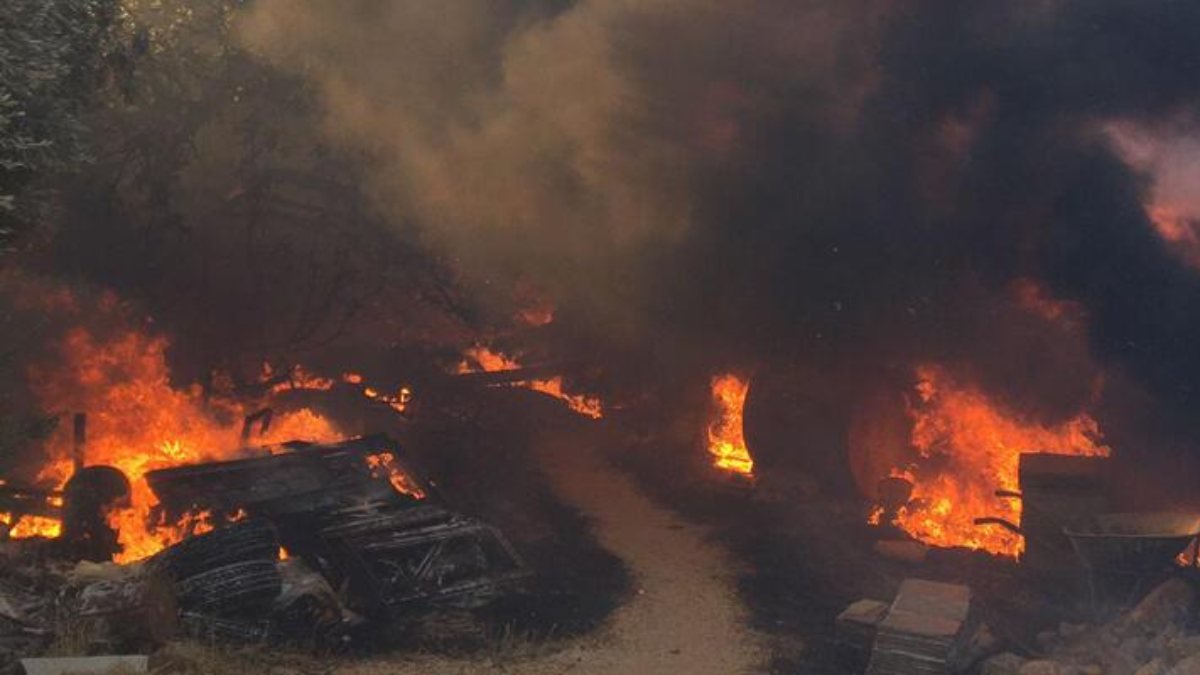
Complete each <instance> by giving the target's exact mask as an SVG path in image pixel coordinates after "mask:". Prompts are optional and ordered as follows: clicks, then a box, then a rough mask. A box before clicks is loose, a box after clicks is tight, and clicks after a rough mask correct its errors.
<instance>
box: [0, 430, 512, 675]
mask: <svg viewBox="0 0 1200 675" xmlns="http://www.w3.org/2000/svg"><path fill="white" fill-rule="evenodd" d="M398 457H399V448H398V447H397V446H396V444H395V443H394V442H393V441H391V440H390V439H388V438H386V437H383V436H375V437H365V438H360V439H355V440H352V441H347V442H344V443H338V444H331V445H296V446H295V447H292V448H289V449H288V451H287V452H281V453H278V454H270V455H266V456H262V457H254V458H249V459H244V460H234V461H227V462H216V463H210V464H202V465H195V466H188V467H179V468H175V469H168V470H162V471H158V472H154V474H153V475H151V476H150V481H151V485H152V487H153V488H154V489H155V492H156V495H157V496H158V497H159V499H160V500H161V507H162V508H163V509H165V510H166V511H168V512H170V511H174V512H177V513H181V514H182V513H207V514H233V517H222V518H214V520H216V521H217V523H218V527H217V528H216V529H213V530H211V531H209V532H205V533H203V534H198V535H195V536H192V537H190V538H187V539H184V540H183V541H181V542H179V543H177V544H175V545H173V546H170V547H168V548H166V549H164V550H162V551H160V552H159V553H157V554H155V555H154V556H152V557H150V558H147V559H145V560H142V561H140V562H138V563H134V564H126V565H118V564H114V563H112V562H91V561H88V560H83V561H80V562H76V560H78V557H76V558H74V559H72V558H71V557H70V556H64V555H63V553H64V551H65V550H66V549H67V548H68V547H65V546H64V545H63V542H62V540H46V539H42V540H35V539H31V540H15V541H4V542H0V672H8V671H7V670H5V669H6V668H10V667H13V666H14V664H15V663H16V662H17V660H19V659H22V658H25V657H30V656H40V655H50V656H76V655H82V654H144V653H151V652H153V651H154V650H155V649H156V648H157V647H158V646H161V645H162V644H164V643H165V642H166V641H168V640H170V639H171V638H173V637H175V636H177V635H185V636H189V637H193V638H199V639H203V640H206V641H210V640H219V641H226V642H235V643H270V644H289V643H290V644H302V645H322V646H326V647H336V646H338V645H342V644H345V643H346V642H347V641H349V640H350V638H351V636H352V634H353V632H354V629H356V628H358V627H360V626H364V625H367V624H370V623H382V622H391V621H395V620H398V619H402V618H409V617H412V616H413V615H419V614H420V613H421V612H423V611H428V610H431V609H434V608H438V607H445V606H453V607H467V608H470V607H479V606H482V605H483V604H486V603H487V602H489V601H491V600H493V599H495V598H496V597H499V596H500V595H502V594H504V593H506V592H509V591H511V590H513V589H514V588H516V587H517V586H518V585H519V584H520V582H522V581H523V580H524V579H525V578H526V577H527V576H528V572H527V569H526V567H525V565H524V563H523V562H522V560H521V559H520V557H519V556H517V554H516V552H515V551H514V550H513V549H512V546H511V544H509V543H508V541H507V539H505V538H504V536H503V535H502V534H501V533H500V532H499V531H498V530H496V529H495V528H492V527H490V526H488V525H486V524H484V523H481V522H479V521H476V520H474V519H472V518H469V517H467V516H464V515H462V514H458V513H455V512H454V511H451V510H450V509H448V508H447V507H446V506H445V505H444V504H443V503H441V502H440V500H439V499H437V498H436V497H435V496H434V495H433V489H432V486H430V485H428V484H427V483H425V482H424V481H423V480H422V479H420V478H419V476H417V475H416V474H415V473H413V472H412V471H411V469H408V468H407V467H404V466H403V465H402V464H401V463H400V461H399V460H398V459H397V458H398ZM15 672H20V671H15Z"/></svg>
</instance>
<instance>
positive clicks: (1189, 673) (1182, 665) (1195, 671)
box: [1167, 655, 1200, 675]
mask: <svg viewBox="0 0 1200 675" xmlns="http://www.w3.org/2000/svg"><path fill="white" fill-rule="evenodd" d="M1167 675H1200V655H1196V656H1189V657H1187V658H1186V659H1184V660H1182V661H1180V662H1179V663H1176V664H1175V665H1174V666H1173V667H1172V668H1171V669H1170V670H1168V671H1167Z"/></svg>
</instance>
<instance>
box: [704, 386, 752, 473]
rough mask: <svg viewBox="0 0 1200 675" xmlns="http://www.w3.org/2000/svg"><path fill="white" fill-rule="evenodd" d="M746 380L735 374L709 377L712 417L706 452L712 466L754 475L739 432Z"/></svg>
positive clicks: (747, 451)
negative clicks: (709, 456)
mask: <svg viewBox="0 0 1200 675" xmlns="http://www.w3.org/2000/svg"><path fill="white" fill-rule="evenodd" d="M749 391H750V383H749V382H748V381H747V380H745V379H743V378H740V377H738V376H736V375H718V376H717V377H714V378H713V379H712V400H713V405H714V407H715V410H716V416H715V417H714V418H713V421H712V422H711V423H710V424H709V425H708V452H709V454H710V455H712V463H713V466H715V467H717V468H718V469H723V470H725V471H730V472H733V473H739V474H743V475H746V476H751V475H753V474H754V459H753V458H752V457H751V456H750V450H749V449H748V448H747V447H746V439H745V437H744V436H743V433H742V426H743V422H742V411H743V410H744V409H745V407H746V394H747V393H749Z"/></svg>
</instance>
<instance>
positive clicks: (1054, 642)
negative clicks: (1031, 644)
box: [1036, 630, 1062, 652]
mask: <svg viewBox="0 0 1200 675" xmlns="http://www.w3.org/2000/svg"><path fill="white" fill-rule="evenodd" d="M1036 639H1037V643H1038V646H1039V647H1041V648H1042V649H1043V650H1044V651H1047V652H1052V651H1054V648H1055V647H1057V646H1058V645H1059V643H1060V642H1062V639H1061V638H1060V636H1059V634H1058V631H1055V630H1044V631H1042V632H1040V633H1038V634H1037V638H1036Z"/></svg>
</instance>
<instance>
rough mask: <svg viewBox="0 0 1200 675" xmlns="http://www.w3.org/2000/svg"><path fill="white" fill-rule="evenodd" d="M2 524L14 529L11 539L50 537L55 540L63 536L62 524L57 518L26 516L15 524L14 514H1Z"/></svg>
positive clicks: (9, 534) (10, 532) (11, 531)
mask: <svg viewBox="0 0 1200 675" xmlns="http://www.w3.org/2000/svg"><path fill="white" fill-rule="evenodd" d="M0 523H3V524H5V525H8V526H10V527H11V528H12V529H10V530H9V531H8V536H9V538H10V539H28V538H30V537H49V538H51V539H53V538H54V537H57V536H58V535H60V534H62V523H61V522H59V521H58V519H56V518H47V517H45V516H25V517H23V518H20V519H17V522H16V523H15V524H14V523H13V516H12V514H9V513H0Z"/></svg>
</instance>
